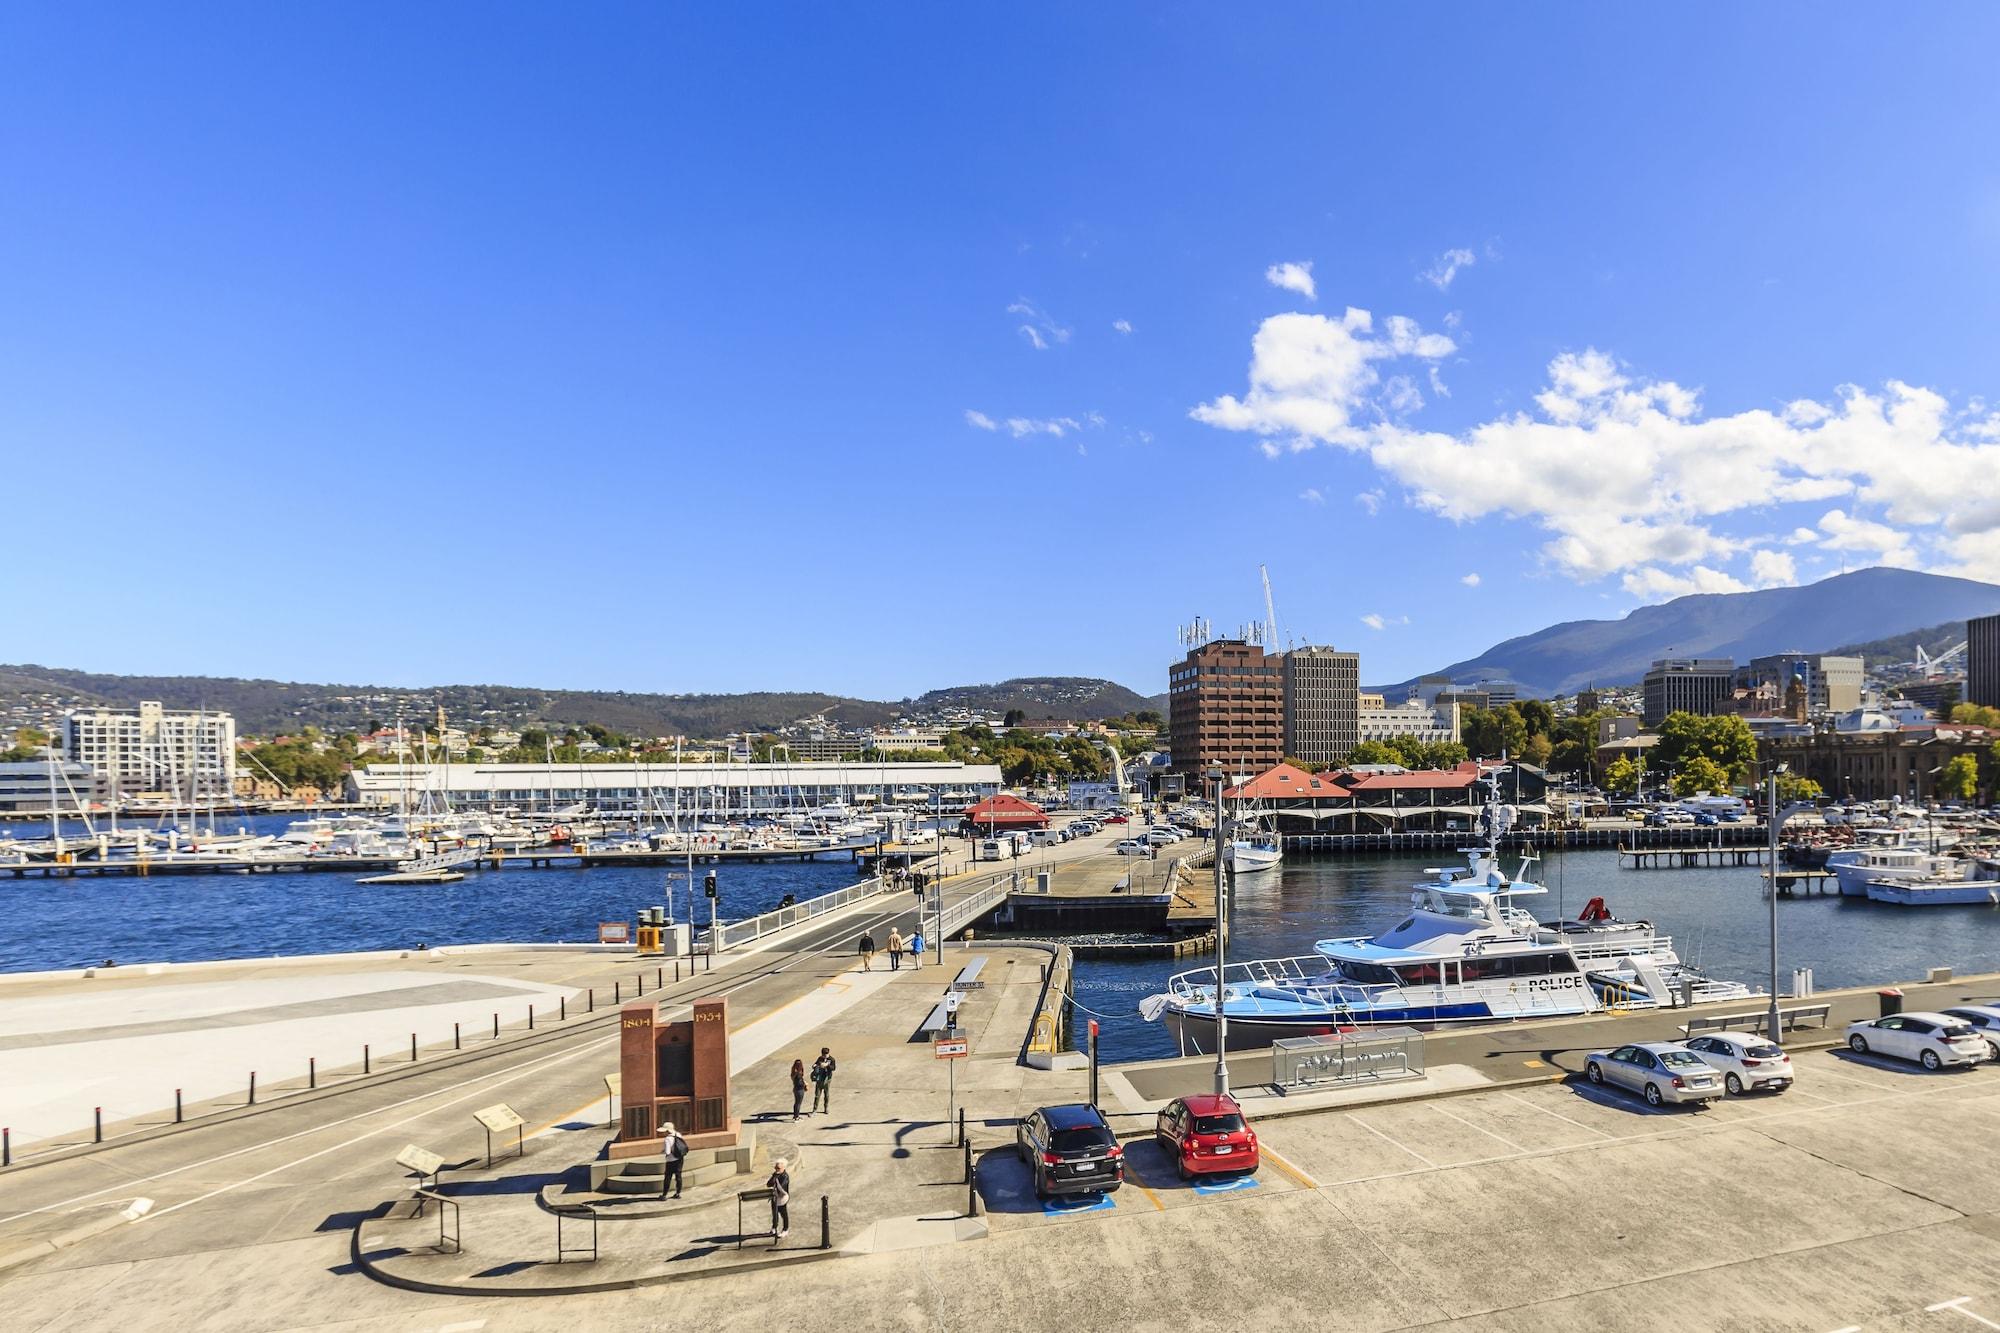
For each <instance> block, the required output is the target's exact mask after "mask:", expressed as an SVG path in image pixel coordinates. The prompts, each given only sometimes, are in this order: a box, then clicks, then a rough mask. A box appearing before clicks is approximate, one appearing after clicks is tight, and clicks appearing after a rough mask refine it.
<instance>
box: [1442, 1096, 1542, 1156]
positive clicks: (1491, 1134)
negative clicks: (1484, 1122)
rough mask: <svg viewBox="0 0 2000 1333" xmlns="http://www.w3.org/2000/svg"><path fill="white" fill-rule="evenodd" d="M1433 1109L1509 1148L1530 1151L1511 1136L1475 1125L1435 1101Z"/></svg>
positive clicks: (1516, 1150)
mask: <svg viewBox="0 0 2000 1333" xmlns="http://www.w3.org/2000/svg"><path fill="white" fill-rule="evenodd" d="M1431 1110H1433V1111H1436V1112H1437V1113H1438V1114H1439V1115H1443V1116H1450V1117H1451V1118H1452V1119H1453V1120H1456V1121H1457V1122H1458V1123H1459V1124H1461V1125H1464V1126H1465V1127H1466V1128H1467V1129H1471V1130H1477V1131H1478V1132H1479V1133H1481V1134H1484V1135H1485V1136H1486V1137H1487V1138H1489V1139H1492V1140H1493V1141H1494V1142H1495V1143H1504V1144H1506V1145H1507V1146H1508V1147H1509V1148H1512V1149H1513V1150H1514V1151H1515V1152H1526V1151H1528V1150H1527V1149H1526V1148H1523V1147H1522V1146H1521V1145H1520V1144H1518V1143H1516V1142H1514V1141H1513V1140H1512V1139H1510V1138H1507V1137H1506V1136H1505V1135H1502V1134H1495V1133H1494V1132H1493V1131H1492V1130H1490V1129H1485V1128H1482V1127H1481V1126H1479V1125H1475V1124H1473V1123H1472V1122H1471V1121H1470V1120H1467V1119H1466V1118H1465V1117H1464V1116H1462V1115H1458V1114H1456V1113H1454V1112H1451V1111H1447V1110H1445V1109H1444V1107H1442V1106H1439V1105H1438V1104H1437V1103H1435V1102H1433V1103H1432V1104H1431Z"/></svg>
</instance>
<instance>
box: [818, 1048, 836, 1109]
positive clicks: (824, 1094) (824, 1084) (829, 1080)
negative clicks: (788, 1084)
mask: <svg viewBox="0 0 2000 1333" xmlns="http://www.w3.org/2000/svg"><path fill="white" fill-rule="evenodd" d="M835 1065H836V1061H835V1060H834V1058H833V1051H832V1050H831V1049H830V1048H829V1047H825V1046H822V1047H820V1048H819V1059H817V1060H815V1061H813V1067H812V1085H813V1114H814V1115H818V1114H819V1113H820V1111H821V1109H825V1110H827V1111H829V1112H831V1111H832V1110H833V1071H834V1068H835Z"/></svg>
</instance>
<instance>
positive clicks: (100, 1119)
mask: <svg viewBox="0 0 2000 1333" xmlns="http://www.w3.org/2000/svg"><path fill="white" fill-rule="evenodd" d="M91 1115H92V1117H93V1118H94V1119H95V1120H96V1122H97V1142H99V1143H102V1142H104V1108H103V1107H101V1106H99V1107H94V1108H93V1109H92V1111H91Z"/></svg>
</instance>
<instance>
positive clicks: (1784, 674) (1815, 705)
mask: <svg viewBox="0 0 2000 1333" xmlns="http://www.w3.org/2000/svg"><path fill="white" fill-rule="evenodd" d="M1861 677H1862V670H1861V659H1860V658H1858V657H1829V656H1827V655H1826V654H1825V653H1772V654H1770V655H1768V656H1765V657H1753V658H1751V659H1750V660H1749V661H1748V662H1746V663H1744V664H1743V665H1742V666H1740V667H1738V668H1736V688H1738V689H1744V690H1754V689H1756V688H1757V687H1758V686H1760V685H1762V686H1769V687H1770V692H1771V693H1772V694H1773V695H1775V696H1776V697H1778V698H1780V699H1782V698H1784V697H1785V691H1786V690H1787V689H1789V688H1791V684H1792V681H1793V679H1794V678H1796V679H1798V680H1799V681H1800V682H1801V683H1803V684H1804V685H1805V687H1806V708H1807V709H1808V711H1810V712H1812V713H1814V714H1819V713H1845V712H1848V711H1849V710H1851V709H1855V708H1859V707H1861Z"/></svg>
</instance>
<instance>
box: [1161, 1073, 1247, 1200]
mask: <svg viewBox="0 0 2000 1333" xmlns="http://www.w3.org/2000/svg"><path fill="white" fill-rule="evenodd" d="M1153 1137H1154V1138H1155V1139H1156V1140H1158V1142H1159V1145H1160V1150H1161V1151H1162V1152H1164V1153H1166V1154H1167V1156H1169V1157H1171V1158H1173V1159H1174V1162H1175V1164H1176V1166H1177V1168H1178V1169H1179V1171H1180V1176H1181V1179H1182V1180H1186V1179H1188V1178H1189V1177H1191V1176H1205V1175H1217V1174H1220V1173H1222V1172H1249V1171H1255V1170H1256V1169H1257V1134H1256V1132H1255V1131H1254V1130H1252V1129H1251V1128H1250V1122H1249V1121H1247V1120H1245V1119H1244V1118H1243V1108H1242V1107H1241V1106H1238V1105H1237V1104H1236V1099H1235V1098H1234V1097H1230V1096H1225V1095H1220V1094H1216V1093H1205V1094H1203V1095H1202V1096H1199V1097H1182V1098H1180V1099H1178V1100H1176V1101H1173V1102H1169V1103H1168V1104H1167V1108H1166V1109H1165V1110H1164V1111H1161V1112H1160V1118H1159V1120H1158V1122H1157V1123H1156V1124H1155V1125H1154V1126H1153Z"/></svg>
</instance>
